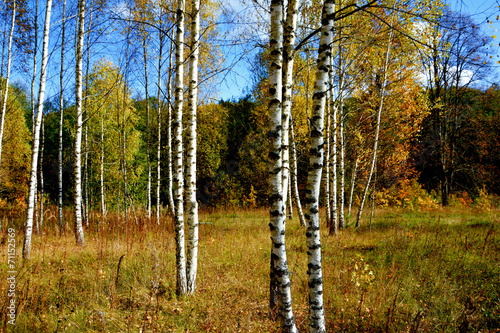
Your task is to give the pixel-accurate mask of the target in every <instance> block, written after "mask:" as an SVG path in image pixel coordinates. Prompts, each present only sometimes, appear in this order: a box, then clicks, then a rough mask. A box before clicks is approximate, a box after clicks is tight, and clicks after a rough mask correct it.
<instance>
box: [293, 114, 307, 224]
mask: <svg viewBox="0 0 500 333" xmlns="http://www.w3.org/2000/svg"><path fill="white" fill-rule="evenodd" d="M290 116H291V115H290ZM290 134H291V135H292V160H293V174H292V177H293V188H294V191H293V196H294V197H295V202H296V203H297V213H298V214H299V221H300V224H301V225H302V226H303V227H305V226H306V219H305V217H304V212H303V211H302V205H301V203H300V196H299V183H298V180H297V148H296V147H295V134H294V132H293V119H290Z"/></svg>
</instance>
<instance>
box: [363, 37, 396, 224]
mask: <svg viewBox="0 0 500 333" xmlns="http://www.w3.org/2000/svg"><path fill="white" fill-rule="evenodd" d="M393 33H394V31H393V30H391V31H390V33H389V41H388V43H387V51H386V54H385V62H384V78H383V80H382V89H381V90H380V104H379V107H378V112H377V125H376V128H375V139H374V142H373V157H372V162H371V165H370V172H369V173H368V180H367V181H366V185H365V189H364V191H363V196H362V197H361V204H360V206H359V211H358V215H357V218H356V228H359V227H360V220H361V215H362V214H363V207H364V204H365V200H366V195H367V193H368V189H369V187H370V182H371V179H372V175H373V170H374V169H375V164H376V161H377V149H378V138H379V133H380V119H381V116H382V109H383V107H384V96H385V88H386V85H387V72H388V69H389V58H390V54H391V46H392V36H393Z"/></svg>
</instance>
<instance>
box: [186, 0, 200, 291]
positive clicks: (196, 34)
mask: <svg viewBox="0 0 500 333" xmlns="http://www.w3.org/2000/svg"><path fill="white" fill-rule="evenodd" d="M190 16H191V43H190V49H191V55H190V57H189V98H188V137H187V140H188V149H187V157H186V164H187V175H186V176H187V180H186V181H187V195H186V197H187V201H188V202H187V205H188V220H187V223H188V242H187V272H186V273H187V292H188V293H189V294H194V292H195V290H196V271H197V266H198V202H197V201H196V141H197V134H196V110H197V103H198V57H199V46H200V41H199V39H200V0H192V1H191V15H190Z"/></svg>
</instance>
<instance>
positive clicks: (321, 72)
mask: <svg viewBox="0 0 500 333" xmlns="http://www.w3.org/2000/svg"><path fill="white" fill-rule="evenodd" d="M334 12H335V1H334V0H326V1H325V3H324V5H323V12H322V15H321V22H322V26H321V37H320V44H319V50H318V61H317V70H316V80H315V85H314V94H313V100H312V110H311V119H310V134H309V135H310V145H311V146H310V150H309V169H308V176H307V186H306V214H305V218H306V221H307V230H306V237H307V241H306V243H307V248H308V251H307V257H308V270H307V274H308V284H309V331H310V332H325V311H324V307H323V272H322V268H321V239H320V228H319V190H320V183H321V172H322V170H323V163H324V156H323V150H324V147H323V146H324V140H323V128H324V113H325V103H326V96H327V93H328V86H329V84H328V80H329V72H330V68H331V57H332V42H333V32H334V31H333V30H334V25H333V23H334Z"/></svg>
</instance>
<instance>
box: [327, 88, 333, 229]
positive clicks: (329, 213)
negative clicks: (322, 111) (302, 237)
mask: <svg viewBox="0 0 500 333" xmlns="http://www.w3.org/2000/svg"><path fill="white" fill-rule="evenodd" d="M332 98H333V89H330V99H332ZM332 105H333V103H329V101H327V106H328V114H327V116H326V130H325V133H326V155H325V161H326V163H325V197H326V227H327V228H328V229H329V230H332V207H331V204H332V198H331V193H330V188H331V185H333V184H330V183H331V182H332V181H331V180H332V179H331V175H330V167H331V166H332V160H331V154H330V133H331V118H332V117H331V111H332V110H331V107H332ZM330 234H331V232H330Z"/></svg>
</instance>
